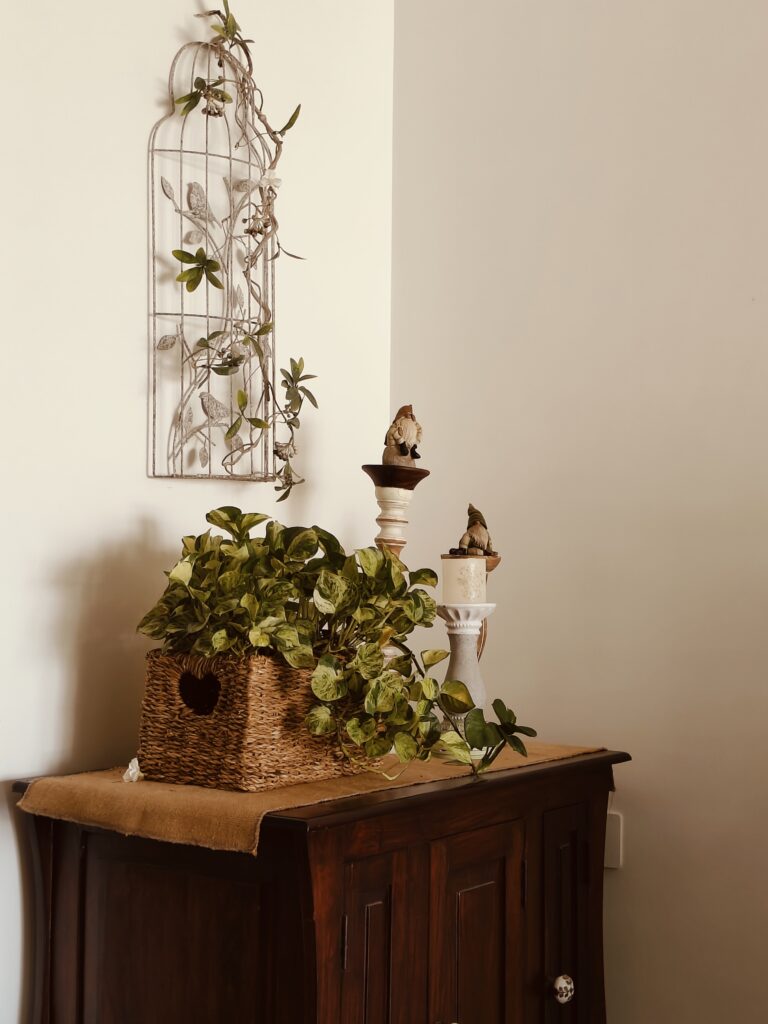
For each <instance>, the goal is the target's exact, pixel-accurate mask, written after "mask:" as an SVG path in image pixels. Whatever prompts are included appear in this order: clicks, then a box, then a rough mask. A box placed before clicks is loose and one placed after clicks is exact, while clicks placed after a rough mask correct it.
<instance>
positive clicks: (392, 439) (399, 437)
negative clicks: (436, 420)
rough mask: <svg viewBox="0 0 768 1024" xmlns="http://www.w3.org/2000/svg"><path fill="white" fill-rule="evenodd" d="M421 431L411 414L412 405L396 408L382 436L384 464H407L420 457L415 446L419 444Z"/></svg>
mask: <svg viewBox="0 0 768 1024" xmlns="http://www.w3.org/2000/svg"><path fill="white" fill-rule="evenodd" d="M421 433H422V432H421V426H420V424H419V423H418V422H417V420H416V417H415V416H414V415H413V406H412V405H404V406H402V407H401V408H400V409H398V410H397V415H396V416H395V418H394V420H393V421H392V425H391V426H390V428H389V430H388V431H387V436H386V437H385V438H384V445H385V448H384V455H383V457H382V462H383V463H384V465H385V466H398V465H399V466H407V465H409V464H410V463H411V462H412V460H413V459H420V458H421V455H420V454H419V452H418V451H417V450H416V446H417V445H419V444H421Z"/></svg>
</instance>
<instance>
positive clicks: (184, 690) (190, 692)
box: [179, 672, 221, 715]
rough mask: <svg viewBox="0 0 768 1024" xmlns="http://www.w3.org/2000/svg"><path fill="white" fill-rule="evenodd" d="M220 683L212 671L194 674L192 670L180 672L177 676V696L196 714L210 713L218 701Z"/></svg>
mask: <svg viewBox="0 0 768 1024" xmlns="http://www.w3.org/2000/svg"><path fill="white" fill-rule="evenodd" d="M220 694H221V683H220V682H219V680H218V678H217V677H216V676H215V675H214V674H213V672H206V673H205V675H204V676H202V677H201V676H196V675H195V673H194V672H182V673H181V675H180V676H179V696H180V697H181V699H182V700H183V701H184V703H185V704H186V706H187V707H188V708H189V710H190V711H194V713H195V714H196V715H210V714H211V712H212V711H213V709H214V708H215V707H216V705H217V704H218V703H219V696H220Z"/></svg>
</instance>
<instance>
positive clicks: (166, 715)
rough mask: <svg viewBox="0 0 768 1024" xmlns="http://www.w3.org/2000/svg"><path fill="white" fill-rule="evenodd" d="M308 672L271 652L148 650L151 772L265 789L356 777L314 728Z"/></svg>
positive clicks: (144, 732)
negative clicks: (308, 718)
mask: <svg viewBox="0 0 768 1024" xmlns="http://www.w3.org/2000/svg"><path fill="white" fill-rule="evenodd" d="M313 702H314V698H313V694H312V691H311V689H310V685H309V673H308V672H306V671H302V670H299V669H293V668H290V667H289V666H288V665H286V664H285V663H283V662H280V661H277V660H275V659H273V658H270V657H265V656H260V655H254V656H251V657H248V658H234V657H229V656H227V655H220V656H217V657H214V658H203V657H197V656H192V655H173V654H163V652H162V651H150V653H149V654H148V655H147V681H146V688H145V691H144V700H143V703H142V708H141V730H140V749H139V764H140V765H141V770H142V771H143V772H144V774H145V776H146V777H147V778H148V779H154V780H157V781H160V782H175V783H185V784H193V785H196V786H210V787H212V788H217V789H239V790H248V791H256V790H261V789H274V788H276V787H278V786H289V785H293V784H294V783H297V782H309V781H314V780H317V779H330V778H334V777H336V776H339V775H348V774H352V773H353V772H354V771H356V770H357V771H360V770H362V769H361V768H357V769H355V768H353V767H352V766H350V765H349V763H348V762H347V761H345V760H344V759H343V758H342V756H341V754H340V753H339V752H338V750H337V749H336V748H335V746H333V745H332V743H331V742H330V741H329V740H328V739H323V738H316V737H313V736H311V735H310V733H309V732H308V731H307V728H306V726H305V725H304V717H305V715H306V713H307V711H308V710H309V707H310V706H311V704H312V703H313Z"/></svg>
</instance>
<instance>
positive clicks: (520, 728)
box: [515, 725, 539, 736]
mask: <svg viewBox="0 0 768 1024" xmlns="http://www.w3.org/2000/svg"><path fill="white" fill-rule="evenodd" d="M515 732H520V733H522V734H523V736H538V735H539V734H538V733H537V732H536V730H535V729H532V728H531V727H530V725H516V726H515Z"/></svg>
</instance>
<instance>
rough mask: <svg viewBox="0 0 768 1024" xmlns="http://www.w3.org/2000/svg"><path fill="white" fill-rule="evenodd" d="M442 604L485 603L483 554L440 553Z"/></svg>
mask: <svg viewBox="0 0 768 1024" xmlns="http://www.w3.org/2000/svg"><path fill="white" fill-rule="evenodd" d="M441 558H442V560H443V604H485V555H442V556H441Z"/></svg>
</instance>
